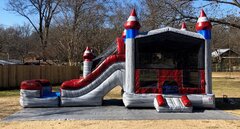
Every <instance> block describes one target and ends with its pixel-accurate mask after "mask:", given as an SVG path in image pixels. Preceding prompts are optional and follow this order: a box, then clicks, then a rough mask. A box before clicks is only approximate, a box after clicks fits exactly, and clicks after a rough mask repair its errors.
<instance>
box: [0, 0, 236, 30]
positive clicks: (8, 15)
mask: <svg viewBox="0 0 240 129" xmlns="http://www.w3.org/2000/svg"><path fill="white" fill-rule="evenodd" d="M7 2H8V0H0V25H2V26H4V27H9V26H15V25H23V24H24V22H26V23H28V21H27V20H26V19H25V18H24V17H22V16H20V15H18V14H16V13H14V12H9V11H6V10H5V9H6V8H7ZM202 4H206V2H203V1H196V2H195V4H194V7H199V6H201V5H202ZM220 8H221V9H225V10H229V9H233V10H234V11H235V15H238V16H240V9H239V8H232V6H221V7H220ZM210 10H211V9H210ZM206 13H207V12H206ZM214 15H215V16H216V15H217V16H223V15H224V14H223V13H222V12H219V13H217V12H214Z"/></svg>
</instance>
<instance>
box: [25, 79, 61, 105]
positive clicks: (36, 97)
mask: <svg viewBox="0 0 240 129" xmlns="http://www.w3.org/2000/svg"><path fill="white" fill-rule="evenodd" d="M59 96H60V93H59V92H52V87H51V84H50V82H49V81H48V80H46V79H36V80H26V81H23V82H21V86H20V105H21V106H22V107H24V108H26V107H58V106H59V103H60V100H59Z"/></svg>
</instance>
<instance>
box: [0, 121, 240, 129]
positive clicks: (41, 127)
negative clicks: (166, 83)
mask: <svg viewBox="0 0 240 129" xmlns="http://www.w3.org/2000/svg"><path fill="white" fill-rule="evenodd" d="M0 128H1V129H3V128H4V129H55V128H56V129H127V128H131V129H192V128H194V129H238V128H240V122H239V121H234V120H230V121H226V120H198V121H196V120H128V121H126V120H81V121H31V122H28V121H24V122H11V123H0Z"/></svg>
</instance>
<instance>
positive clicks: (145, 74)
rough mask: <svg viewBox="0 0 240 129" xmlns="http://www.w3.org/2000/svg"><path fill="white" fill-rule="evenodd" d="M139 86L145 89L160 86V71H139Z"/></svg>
mask: <svg viewBox="0 0 240 129" xmlns="http://www.w3.org/2000/svg"><path fill="white" fill-rule="evenodd" d="M138 72H139V73H138V76H139V80H138V81H139V83H140V84H139V85H140V86H141V87H143V88H156V87H157V86H158V70H155V69H141V70H139V71H138Z"/></svg>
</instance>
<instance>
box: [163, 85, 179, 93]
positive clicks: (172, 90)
mask: <svg viewBox="0 0 240 129" xmlns="http://www.w3.org/2000/svg"><path fill="white" fill-rule="evenodd" d="M163 94H179V89H178V86H170V85H164V86H163Z"/></svg>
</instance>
